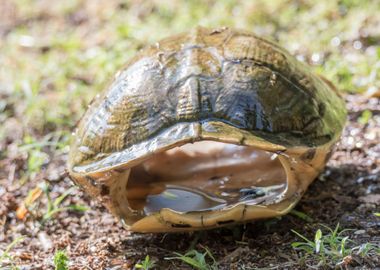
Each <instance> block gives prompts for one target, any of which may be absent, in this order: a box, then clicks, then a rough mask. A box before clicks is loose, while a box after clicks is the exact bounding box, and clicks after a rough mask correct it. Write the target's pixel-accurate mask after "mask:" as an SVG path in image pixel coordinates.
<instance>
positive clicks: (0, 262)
mask: <svg viewBox="0 0 380 270" xmlns="http://www.w3.org/2000/svg"><path fill="white" fill-rule="evenodd" d="M22 240H24V238H23V237H18V238H16V239H15V240H13V241H12V243H10V244H9V245H8V246H7V247H6V248H5V250H4V251H3V252H1V254H0V269H3V268H2V267H4V266H5V264H6V263H7V264H8V265H10V268H9V269H11V270H18V267H17V266H15V265H14V263H13V257H12V256H11V255H10V254H9V252H10V251H11V250H12V249H13V248H14V246H15V245H17V244H18V243H19V242H21V241H22ZM6 261H7V262H6Z"/></svg>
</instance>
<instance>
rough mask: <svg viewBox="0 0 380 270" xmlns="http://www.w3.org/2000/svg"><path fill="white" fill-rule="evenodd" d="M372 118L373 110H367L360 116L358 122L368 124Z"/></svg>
mask: <svg viewBox="0 0 380 270" xmlns="http://www.w3.org/2000/svg"><path fill="white" fill-rule="evenodd" d="M371 118H372V112H371V111H370V110H365V111H363V112H362V114H361V115H360V117H359V118H358V122H359V123H360V124H362V125H366V124H368V122H369V120H371Z"/></svg>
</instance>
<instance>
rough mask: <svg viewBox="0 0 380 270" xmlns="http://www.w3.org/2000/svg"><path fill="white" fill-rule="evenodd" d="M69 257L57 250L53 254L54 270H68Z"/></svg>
mask: <svg viewBox="0 0 380 270" xmlns="http://www.w3.org/2000/svg"><path fill="white" fill-rule="evenodd" d="M68 264H69V257H68V256H67V255H66V252H65V251H63V250H58V251H56V252H55V254H54V266H55V270H69V267H68Z"/></svg>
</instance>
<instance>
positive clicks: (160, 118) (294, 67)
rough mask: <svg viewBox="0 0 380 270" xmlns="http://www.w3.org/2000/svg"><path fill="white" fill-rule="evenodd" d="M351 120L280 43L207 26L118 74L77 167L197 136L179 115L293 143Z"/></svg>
mask: <svg viewBox="0 0 380 270" xmlns="http://www.w3.org/2000/svg"><path fill="white" fill-rule="evenodd" d="M345 118H346V111H345V107H344V103H343V101H342V99H341V98H340V97H339V95H338V94H337V93H336V91H335V90H334V89H333V87H332V85H331V84H329V83H328V82H327V81H326V80H324V79H322V78H321V77H319V76H316V75H314V74H313V73H311V71H310V68H309V67H308V66H306V65H305V64H303V63H300V62H299V61H297V60H296V59H295V58H294V57H293V56H291V55H290V54H289V53H287V52H286V51H285V50H284V49H282V48H281V47H279V46H278V45H277V44H275V43H273V42H271V41H268V40H266V39H263V38H261V37H258V36H256V35H254V34H252V33H250V32H246V31H240V30H239V31H237V30H233V29H229V28H222V29H207V28H201V27H198V28H196V29H194V30H193V31H191V32H189V33H185V34H179V35H176V36H172V37H169V38H166V39H164V40H162V41H160V42H158V43H156V44H154V45H152V46H149V47H147V48H145V49H143V50H141V51H140V52H139V53H138V54H137V55H136V56H135V57H134V58H133V59H131V60H130V61H129V62H128V63H127V65H126V66H125V67H124V68H123V69H122V70H121V71H120V72H119V73H118V74H117V75H116V77H115V79H114V80H113V82H112V83H111V84H110V85H109V87H108V88H107V89H106V90H105V92H104V93H103V94H102V95H99V96H97V97H96V98H95V100H94V101H93V103H92V104H91V105H90V107H89V109H88V111H87V112H86V114H85V115H84V117H83V118H82V119H81V121H80V123H79V126H78V129H77V131H76V134H75V137H74V141H73V143H72V147H71V151H70V160H69V168H70V170H72V171H74V172H77V173H88V172H94V171H105V170H107V169H109V168H111V167H115V166H119V165H120V164H127V163H128V162H130V161H133V160H136V159H138V158H139V157H141V156H146V155H148V154H149V153H153V152H155V150H157V149H160V148H163V147H165V146H166V145H168V144H169V143H170V144H173V143H175V142H176V141H180V140H183V136H187V138H189V140H190V141H195V140H197V139H198V137H199V132H198V133H197V132H194V134H197V135H194V136H193V137H192V135H191V134H192V133H191V131H189V130H186V132H185V131H183V130H180V129H181V128H178V129H177V128H173V127H175V125H177V124H179V123H200V124H201V125H203V126H204V127H205V128H206V129H207V123H208V122H211V121H212V122H221V123H225V124H227V125H229V126H233V127H236V128H238V129H240V130H242V131H244V132H248V133H250V134H253V135H255V136H257V137H259V138H263V139H264V140H265V141H267V142H272V143H274V144H277V145H282V146H284V147H285V148H289V147H296V146H306V147H317V146H319V145H323V144H326V143H328V142H330V141H332V140H336V139H337V136H339V134H340V132H341V130H342V128H343V126H344V123H345V120H346V119H345ZM170 127H171V129H170V132H169V131H168V130H169V128H170ZM210 128H214V127H210ZM182 129H183V127H182ZM219 132H220V130H219ZM225 133H226V134H225V136H227V137H228V131H227V130H226V132H225ZM189 134H190V135H189ZM197 136H198V137H197Z"/></svg>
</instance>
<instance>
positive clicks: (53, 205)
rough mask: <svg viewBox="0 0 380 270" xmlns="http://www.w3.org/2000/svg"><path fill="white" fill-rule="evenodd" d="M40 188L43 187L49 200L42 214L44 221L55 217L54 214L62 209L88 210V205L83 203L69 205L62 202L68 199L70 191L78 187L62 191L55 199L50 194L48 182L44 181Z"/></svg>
mask: <svg viewBox="0 0 380 270" xmlns="http://www.w3.org/2000/svg"><path fill="white" fill-rule="evenodd" d="M40 188H41V189H42V191H43V192H44V194H45V195H46V197H47V200H48V203H47V206H46V211H45V213H44V214H43V216H42V222H45V221H47V220H49V219H51V218H52V217H54V215H56V214H57V213H59V212H62V211H67V210H74V211H79V212H84V211H86V210H87V207H85V206H82V205H76V204H71V205H68V206H61V203H62V202H63V201H64V200H65V199H66V197H67V196H68V195H70V193H71V192H72V191H73V190H74V189H76V187H72V188H69V189H68V190H66V191H65V192H64V193H62V194H61V195H60V196H58V197H57V198H56V199H55V200H52V198H51V196H50V190H49V185H48V184H47V183H46V182H44V183H42V184H41V185H40Z"/></svg>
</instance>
